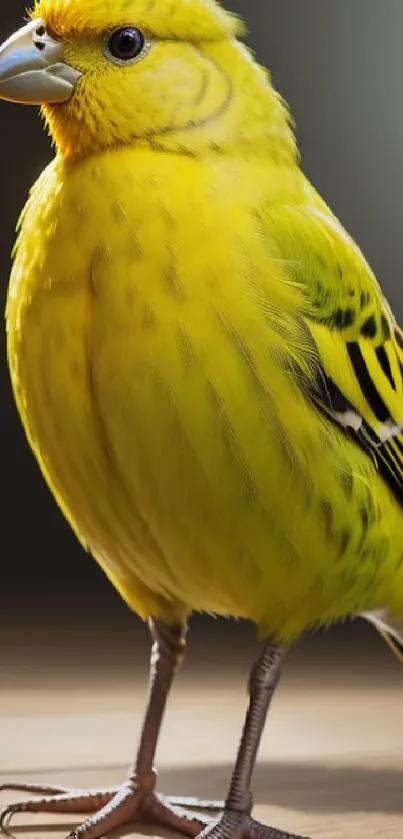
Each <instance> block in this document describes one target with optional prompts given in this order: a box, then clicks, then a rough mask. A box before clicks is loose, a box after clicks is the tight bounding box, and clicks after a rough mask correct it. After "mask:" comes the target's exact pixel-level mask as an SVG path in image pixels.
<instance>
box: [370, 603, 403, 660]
mask: <svg viewBox="0 0 403 839" xmlns="http://www.w3.org/2000/svg"><path fill="white" fill-rule="evenodd" d="M362 617H363V618H365V619H366V620H367V621H370V623H372V624H373V625H374V626H375V627H376V628H377V630H378V632H379V633H380V634H381V635H382V638H383V639H384V641H386V643H387V645H388V647H390V649H391V650H392V652H393V653H394V654H395V656H396V657H397V658H398V659H399V661H400V663H401V664H403V617H401V618H396V617H394V618H391V617H390V615H389V614H388V612H387V611H386V610H384V609H380V610H379V611H377V612H365V613H364V614H363V615H362Z"/></svg>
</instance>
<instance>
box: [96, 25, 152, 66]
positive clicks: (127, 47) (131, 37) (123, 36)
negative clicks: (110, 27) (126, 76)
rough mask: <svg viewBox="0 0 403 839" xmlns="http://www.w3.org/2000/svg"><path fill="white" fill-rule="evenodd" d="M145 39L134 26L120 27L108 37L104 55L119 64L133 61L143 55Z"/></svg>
mask: <svg viewBox="0 0 403 839" xmlns="http://www.w3.org/2000/svg"><path fill="white" fill-rule="evenodd" d="M145 46H146V39H145V37H144V35H143V33H142V32H141V31H140V29H137V28H136V27H135V26H121V27H120V28H119V29H115V31H114V32H112V34H110V35H109V36H108V39H107V42H106V50H105V51H106V54H107V56H108V58H110V59H112V61H115V62H118V63H119V64H125V63H126V62H130V61H134V60H135V59H136V58H139V56H141V54H142V53H143V51H144V49H145Z"/></svg>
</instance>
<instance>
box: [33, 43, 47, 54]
mask: <svg viewBox="0 0 403 839" xmlns="http://www.w3.org/2000/svg"><path fill="white" fill-rule="evenodd" d="M35 46H36V48H37V50H40V52H42V50H44V49H45V44H41V43H39V44H35Z"/></svg>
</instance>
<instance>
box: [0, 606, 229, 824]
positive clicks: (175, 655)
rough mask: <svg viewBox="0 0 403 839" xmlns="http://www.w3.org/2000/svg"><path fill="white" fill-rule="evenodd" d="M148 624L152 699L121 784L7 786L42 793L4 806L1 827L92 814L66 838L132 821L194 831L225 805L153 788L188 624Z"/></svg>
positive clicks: (10, 788) (5, 787)
mask: <svg viewBox="0 0 403 839" xmlns="http://www.w3.org/2000/svg"><path fill="white" fill-rule="evenodd" d="M150 629H151V634H152V638H153V644H152V650H151V661H150V688H149V698H148V703H147V709H146V713H145V717H144V722H143V726H142V731H141V735H140V743H139V748H138V752H137V758H136V761H135V763H134V766H133V769H132V770H131V772H130V773H129V777H128V780H127V781H126V782H125V783H124V784H123V785H122V786H121V787H120V788H119V789H106V790H73V789H65V788H63V787H54V786H46V785H36V784H26V785H25V784H15V785H11V784H8V785H4V786H2V787H0V792H1V791H3V790H16V791H19V792H21V791H22V792H28V793H31V794H39V795H41V796H42V797H41V798H37V799H35V798H33V799H30V800H27V801H21V802H17V803H15V804H10V805H9V806H8V807H6V808H5V809H4V810H3V812H2V813H1V816H0V827H1V829H2V830H3V831H4V832H7V826H8V824H9V821H10V819H11V818H12V817H13V816H14V815H15V814H16V813H27V812H30V813H85V814H86V813H89V814H91V815H89V817H88V818H87V819H86V821H85V822H84V823H83V824H81V825H80V826H79V827H77V828H76V829H75V830H73V832H72V833H70V834H69V837H68V839H99V837H101V836H105V835H106V834H107V833H109V832H110V831H111V830H114V829H115V828H117V827H122V826H123V825H124V824H126V823H128V822H131V821H137V822H139V823H143V824H144V823H148V824H153V825H161V826H164V827H169V828H172V829H173V830H178V831H181V832H182V833H185V834H187V835H189V836H196V835H197V834H198V833H199V832H200V830H202V829H203V827H204V826H205V825H207V824H209V823H210V821H211V815H208V814H207V813H208V811H210V813H211V812H214V811H217V810H222V808H223V806H224V805H223V802H212V801H198V800H197V799H194V798H177V797H171V798H170V797H168V796H163V795H160V794H158V793H156V792H155V791H154V790H155V783H156V772H155V770H154V756H155V751H156V747H157V741H158V736H159V732H160V728H161V723H162V719H163V716H164V711H165V707H166V703H167V699H168V695H169V691H170V688H171V685H172V682H173V679H174V677H175V674H176V672H177V670H178V668H179V667H180V664H181V663H182V661H183V658H184V653H185V645H186V627H185V626H175V627H169V626H166V625H165V624H163V623H161V622H159V621H150ZM203 811H204V812H203Z"/></svg>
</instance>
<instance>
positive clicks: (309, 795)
mask: <svg viewBox="0 0 403 839" xmlns="http://www.w3.org/2000/svg"><path fill="white" fill-rule="evenodd" d="M52 620H53V619H52V618H49V619H48V621H47V620H46V618H45V617H43V619H42V624H41V625H40V626H39V628H38V621H37V622H36V623H35V622H33V623H30V622H29V621H28V623H27V624H26V630H27V632H26V633H25V634H24V633H23V634H21V626H20V623H21V621H20V620H19V621H17V620H14V623H13V621H11V623H10V622H8V623H7V627H2V628H1V629H2V634H1V647H0V653H1V659H0V665H1V672H2V673H3V676H2V691H1V706H0V744H1V754H0V784H1V783H2V782H3V783H4V782H5V781H6V780H7V781H9V780H15V781H22V780H23V779H25V778H26V779H28V780H31V781H41V780H47V781H52V782H54V783H63V784H64V783H66V784H71V785H73V786H74V787H77V786H80V787H81V786H91V787H93V786H97V785H98V784H99V785H100V786H109V785H110V784H115V783H116V784H118V783H119V782H120V780H122V779H123V778H124V776H125V771H126V766H127V765H128V764H129V763H130V762H131V760H132V758H133V755H134V748H135V743H136V736H137V732H138V730H139V727H140V721H141V716H142V710H143V705H144V699H145V691H146V664H147V654H148V638H147V634H146V631H145V629H143V628H141V629H140V630H139V628H138V625H137V623H136V629H135V630H134V629H133V631H132V630H131V629H130V630H128V627H129V622H128V621H129V619H128V618H127V617H126V616H125V617H124V620H123V623H122V624H121V625H120V624H119V621H118V622H117V624H119V625H118V626H117V625H116V624H114V625H113V627H112V628H111V627H110V626H109V627H108V626H106V625H105V623H104V624H102V623H101V624H98V627H94V626H90V627H87V628H86V629H84V628H83V629H82V630H81V629H80V630H79V631H77V628H76V627H74V621H72V622H71V623H70V624H67V626H66V624H63V625H57V623H56V622H55V621H54V622H53V623H52ZM132 620H133V619H132V618H131V617H130V621H132ZM39 623H40V621H39ZM204 626H205V624H203V627H204ZM130 627H131V623H130ZM203 627H202V628H201V629H199V631H196V633H195V640H194V642H193V645H192V643H191V644H190V647H191V649H190V653H191V655H190V659H191V661H190V663H189V666H188V667H187V668H185V670H184V672H183V673H182V674H180V676H179V678H178V681H177V685H176V687H175V690H174V692H173V694H172V698H171V702H170V706H169V713H168V715H167V718H166V724H165V726H164V732H163V736H162V739H161V743H160V749H159V756H158V768H159V771H160V778H159V782H160V789H161V790H162V791H164V792H172V793H175V794H181V793H182V794H187V795H202V796H203V797H208V798H215V797H223V796H224V794H225V790H226V785H227V782H228V777H229V773H230V769H231V763H232V760H233V758H234V754H235V750H236V745H237V740H238V736H239V731H240V728H241V725H242V719H243V713H244V709H245V702H246V691H245V679H246V674H247V669H248V662H249V661H251V660H252V658H253V652H254V649H255V647H254V642H253V638H252V636H251V635H250V633H249V634H248V633H246V636H245V632H244V631H243V629H242V630H241V628H239V627H238V628H237V627H230V626H229V625H228V624H226V625H225V626H224V627H223V624H222V623H221V622H219V623H218V624H214V625H213V626H212V629H209V630H208V636H206V635H203V632H205V630H204V629H203ZM4 628H6V629H7V633H6V635H4ZM129 635H130V637H129ZM368 644H370V646H368ZM402 768H403V672H402V670H401V669H400V667H399V665H398V664H397V663H395V661H394V660H393V658H392V657H391V656H390V654H389V652H388V650H387V649H386V648H385V649H384V648H383V646H382V645H381V642H380V641H378V638H377V637H376V636H375V635H374V634H373V633H372V632H370V631H368V632H365V635H364V638H362V637H361V636H360V637H358V636H357V635H355V634H354V632H353V631H351V635H350V634H349V633H348V632H347V631H346V632H344V634H343V637H342V638H341V640H340V639H336V638H335V639H333V636H332V635H331V634H330V635H329V636H328V637H327V638H325V639H320V640H317V641H316V640H314V641H309V642H308V643H306V644H304V645H302V647H301V649H298V650H296V651H295V652H294V653H293V655H292V656H291V659H290V662H289V666H288V668H287V669H286V673H285V675H284V679H283V681H282V683H281V686H280V688H279V690H278V694H277V696H276V698H275V701H274V704H273V708H272V713H271V715H270V721H269V723H268V725H267V728H266V732H265V735H264V740H263V744H262V748H261V751H260V755H259V764H258V768H257V771H256V773H255V776H254V794H255V801H256V808H255V814H256V816H257V817H258V818H260V819H262V820H263V821H265V822H267V823H271V824H275V825H276V826H279V827H282V828H283V829H286V830H289V831H295V832H297V831H298V832H301V833H303V834H306V835H307V836H310V837H312V839H326V837H327V839H330V837H332V839H355V838H356V837H357V839H358V837H359V839H375V837H379V839H402V837H403V772H402ZM16 798H18V796H16ZM8 800H10V795H9V794H6V793H3V795H2V796H1V803H2V804H3V803H4V804H5V803H6V801H8ZM73 825H74V822H72V820H71V817H68V818H67V821H66V818H64V819H63V817H60V818H55V817H54V816H53V817H49V816H37V817H33V816H21V817H19V818H17V819H16V820H15V822H14V833H15V835H19V836H24V837H41V836H44V837H45V836H46V837H47V838H48V839H56V837H64V836H66V834H67V833H68V830H69V829H71V828H72V826H73ZM149 832H150V831H148V833H149ZM151 833H152V834H153V835H157V834H158V831H157V829H155V830H152V831H151ZM120 835H123V833H122V834H120ZM125 835H129V836H135V835H137V834H136V831H135V829H134V828H133V829H132V830H129V831H127V833H126V834H125Z"/></svg>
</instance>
